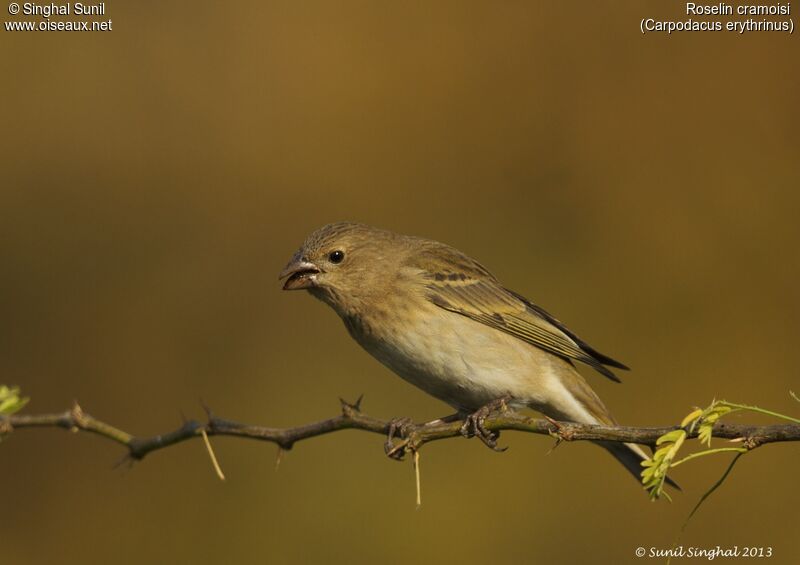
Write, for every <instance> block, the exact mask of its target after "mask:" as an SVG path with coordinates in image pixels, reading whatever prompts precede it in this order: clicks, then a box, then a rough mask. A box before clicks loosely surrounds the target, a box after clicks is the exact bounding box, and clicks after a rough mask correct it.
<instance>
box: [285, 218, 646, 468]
mask: <svg viewBox="0 0 800 565" xmlns="http://www.w3.org/2000/svg"><path fill="white" fill-rule="evenodd" d="M335 253H338V254H336V255H335ZM339 254H340V255H341V259H340V257H339ZM281 276H282V277H286V278H287V282H286V284H285V286H284V288H285V289H306V290H308V291H309V292H310V293H311V294H313V295H314V296H316V297H317V298H319V299H320V300H322V301H323V302H325V303H327V304H328V305H330V306H331V307H332V308H333V309H334V310H335V311H336V312H337V314H339V316H340V317H341V318H342V320H343V321H344V323H345V326H346V327H347V329H348V331H349V332H350V334H351V335H352V337H353V338H354V339H355V340H356V341H357V342H358V343H359V344H360V345H361V346H362V347H363V348H364V349H366V350H367V351H368V352H369V353H370V354H372V355H373V356H374V357H376V358H377V359H378V360H379V361H381V362H382V363H383V364H384V365H386V366H387V367H389V368H390V369H391V370H392V371H394V372H395V373H397V374H398V375H400V376H401V377H402V378H404V379H405V380H407V381H408V382H410V383H412V384H414V385H415V386H417V387H419V388H421V389H422V390H424V391H426V392H427V393H429V394H431V395H433V396H435V397H437V398H439V399H441V400H443V401H444V402H446V403H447V404H449V405H451V406H452V407H454V408H455V409H456V410H458V411H459V412H461V413H465V414H466V413H470V412H474V411H475V410H477V409H479V408H481V407H482V406H484V405H486V404H488V403H489V402H492V401H494V400H496V399H498V398H502V397H510V398H511V399H512V401H511V404H512V406H517V407H521V406H526V407H530V408H533V409H534V410H537V411H539V412H541V413H543V414H545V415H547V416H549V417H551V418H553V419H555V420H566V421H573V422H581V423H590V424H614V423H615V420H614V418H613V417H612V416H611V414H610V413H609V411H608V410H607V409H606V407H605V405H604V404H603V403H602V401H601V400H600V399H599V398H598V396H597V395H596V394H595V393H594V391H593V390H592V389H591V387H590V386H589V385H588V383H587V382H586V380H585V379H584V378H583V376H581V374H580V373H578V371H577V370H576V368H575V364H574V363H575V362H579V363H583V364H586V365H588V366H590V367H592V368H593V369H595V370H596V371H598V372H600V373H601V374H603V375H604V376H606V377H608V378H610V379H612V380H615V381H618V380H619V379H618V378H617V377H616V376H615V375H614V373H612V372H611V370H610V369H608V367H615V368H619V369H627V367H625V365H623V364H622V363H620V362H618V361H615V360H614V359H612V358H610V357H608V356H606V355H603V354H601V353H599V352H598V351H596V350H595V349H593V348H592V347H590V346H589V345H588V344H587V343H586V342H584V341H583V340H581V339H580V338H579V337H578V336H577V335H575V334H574V333H573V332H571V331H570V330H569V329H567V328H566V327H565V326H564V325H563V324H562V323H561V322H559V321H558V320H557V319H555V318H554V317H553V316H551V315H550V314H548V313H547V312H545V311H544V310H543V309H541V308H539V307H538V306H536V305H534V304H533V303H531V302H529V301H528V300H526V299H525V298H524V297H522V296H521V295H519V294H517V293H515V292H512V291H510V290H507V289H506V288H504V287H503V286H502V285H501V284H500V282H499V281H498V280H497V279H496V278H495V277H494V276H493V275H492V274H491V273H490V272H489V271H488V270H486V268H484V267H483V266H482V265H481V264H480V263H478V262H477V261H475V260H473V259H471V258H470V257H468V256H467V255H465V254H463V253H461V252H460V251H458V250H456V249H454V248H452V247H450V246H448V245H445V244H443V243H439V242H436V241H432V240H427V239H422V238H418V237H411V236H404V235H400V234H395V233H392V232H389V231H386V230H380V229H376V228H372V227H369V226H365V225H361V224H354V223H344V222H343V223H337V224H330V225H327V226H325V227H323V228H320V229H319V230H317V231H315V232H313V233H312V234H311V235H309V236H308V238H307V239H306V241H305V242H304V243H303V245H302V246H301V247H300V249H299V250H298V251H297V252H296V253H295V255H294V257H292V260H291V261H290V262H289V264H288V265H287V267H286V269H285V270H284V272H283V273H282V274H281ZM602 445H603V447H605V448H606V449H608V450H609V451H610V452H611V453H612V454H613V455H614V456H615V457H616V458H617V459H619V460H620V461H621V462H622V463H623V464H624V465H625V466H626V467H627V468H628V469H629V470H630V471H631V472H632V473H633V474H634V475H636V476H637V477H638V475H639V472H640V470H641V467H640V466H639V462H640V461H641V459H642V457H643V456H644V454H643V452H642V451H641V449H640V448H639V447H638V446H636V445H633V444H630V445H628V444H615V443H608V444H602Z"/></svg>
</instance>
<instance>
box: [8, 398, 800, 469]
mask: <svg viewBox="0 0 800 565" xmlns="http://www.w3.org/2000/svg"><path fill="white" fill-rule="evenodd" d="M360 402H361V399H359V400H358V401H357V402H355V403H353V404H350V403H348V402H345V401H343V400H342V401H341V413H340V414H339V415H337V416H334V417H333V418H329V419H327V420H322V421H319V422H313V423H310V424H305V425H301V426H297V427H293V428H269V427H264V426H256V425H252V424H243V423H239V422H234V421H231V420H225V419H223V418H219V417H217V416H215V415H213V414H212V413H211V411H210V410H206V412H207V419H206V421H205V422H199V421H196V420H189V421H186V422H184V423H183V425H181V426H180V427H179V428H177V429H175V430H173V431H170V432H167V433H164V434H159V435H154V436H149V437H144V436H134V435H132V434H130V433H128V432H125V431H123V430H121V429H119V428H116V427H114V426H112V425H111V424H107V423H105V422H102V421H100V420H98V419H96V418H94V417H93V416H91V415H89V414H87V413H86V412H84V411H83V410H82V409H81V407H80V406H79V405H78V404H77V403H76V404H75V405H74V406H73V407H72V408H71V409H70V410H67V411H65V412H61V413H56V414H16V415H11V416H0V435H5V434H8V433H11V432H12V431H14V430H19V429H23V428H52V427H58V428H64V429H67V430H72V431H87V432H91V433H94V434H97V435H99V436H102V437H104V438H106V439H109V440H112V441H115V442H117V443H119V444H121V445H123V446H125V447H126V448H127V450H128V457H129V458H130V459H131V460H140V459H143V458H144V457H145V456H146V455H147V454H149V453H152V452H154V451H158V450H160V449H164V448H167V447H169V446H171V445H175V444H177V443H181V442H183V441H187V440H190V439H194V438H201V437H203V434H204V433H205V434H206V435H207V436H234V437H242V438H248V439H255V440H261V441H268V442H272V443H275V444H277V445H278V446H279V447H280V448H281V449H282V450H289V449H291V448H292V447H293V446H294V444H295V443H297V442H298V441H302V440H304V439H309V438H312V437H317V436H321V435H323V434H328V433H332V432H337V431H339V430H347V429H353V430H363V431H367V432H373V433H376V434H383V435H386V434H387V433H388V432H389V429H390V427H391V426H392V420H381V419H378V418H374V417H372V416H368V415H367V414H364V413H363V412H361V409H360ZM484 427H485V428H486V429H487V430H490V431H493V432H500V431H503V430H516V431H520V432H529V433H534V434H543V435H550V436H554V437H556V438H557V439H558V440H559V441H561V440H564V441H583V440H592V441H596V440H603V441H618V442H629V443H639V444H643V445H651V446H652V445H653V444H654V443H655V441H656V440H657V439H658V438H659V437H660V436H662V435H664V434H665V433H667V432H670V431H672V430H675V429H678V426H667V427H658V428H651V427H648V428H634V427H627V426H595V425H587V424H576V423H571V422H552V421H549V420H543V419H537V418H532V417H528V416H525V415H523V414H520V413H517V412H513V411H511V410H501V411H499V412H496V413H494V414H491V415H490V416H488V417H487V418H486V420H485V422H484ZM461 428H462V422H460V421H453V422H434V423H427V424H406V425H404V426H403V432H404V438H403V439H402V440H401V441H400V442H399V443H398V444H397V446H396V447H395V449H394V451H393V453H392V455H393V456H394V457H395V458H401V457H402V455H403V454H404V453H405V452H407V451H410V452H412V453H416V452H418V451H419V449H420V448H421V447H422V446H423V445H424V444H426V443H429V442H432V441H437V440H441V439H447V438H453V437H461V436H462V432H461ZM689 437H697V433H696V432H693V433H692V434H691V435H690V436H689ZM714 437H717V438H722V439H730V440H735V441H739V442H741V445H742V446H744V447H745V448H747V449H755V448H756V447H758V446H760V445H764V444H767V443H774V442H783V441H800V425H799V424H773V425H767V426H755V425H747V424H729V423H718V424H716V425H715V426H714ZM398 455H399V456H400V457H398Z"/></svg>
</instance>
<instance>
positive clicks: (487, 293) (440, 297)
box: [423, 248, 627, 382]
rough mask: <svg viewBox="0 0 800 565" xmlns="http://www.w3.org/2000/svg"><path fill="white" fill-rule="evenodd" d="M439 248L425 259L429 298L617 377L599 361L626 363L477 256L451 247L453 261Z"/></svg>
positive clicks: (614, 378) (611, 376)
mask: <svg viewBox="0 0 800 565" xmlns="http://www.w3.org/2000/svg"><path fill="white" fill-rule="evenodd" d="M450 249H452V248H447V249H446V251H449V250H450ZM442 251H443V250H442V249H436V253H435V254H433V255H429V256H428V258H427V260H426V261H425V262H424V268H423V272H424V276H425V277H426V282H427V285H426V293H427V297H428V299H429V300H430V301H431V302H433V303H434V304H436V305H437V306H439V307H440V308H443V309H445V310H448V311H450V312H455V313H458V314H461V315H463V316H466V317H468V318H470V319H472V320H475V321H477V322H480V323H482V324H486V325H487V326H489V327H492V328H495V329H497V330H500V331H503V332H505V333H507V334H510V335H512V336H514V337H516V338H519V339H521V340H523V341H525V342H527V343H529V344H531V345H533V346H536V347H538V348H540V349H543V350H544V351H547V352H548V353H552V354H553V355H557V356H559V357H561V358H563V359H567V360H569V361H579V362H581V363H585V364H586V365H589V366H590V367H592V368H593V369H595V370H596V371H598V372H599V373H600V374H602V375H604V376H606V377H608V378H609V379H611V380H613V381H616V382H619V378H618V377H617V376H616V375H615V374H614V373H613V372H611V371H610V370H609V369H608V368H607V367H605V366H604V365H610V366H612V367H617V368H620V369H627V367H626V366H625V365H623V364H622V363H620V362H619V361H615V360H614V359H612V358H611V357H608V356H606V355H603V354H602V353H599V352H598V351H596V350H595V349H593V348H592V347H591V346H589V345H588V344H587V343H586V342H584V341H583V340H581V339H580V338H579V337H578V336H577V335H575V334H574V333H573V332H571V331H570V330H569V329H567V328H566V326H564V325H563V324H562V323H561V322H559V321H558V320H557V319H555V318H554V317H553V316H551V315H550V314H548V313H547V312H546V311H545V310H543V309H542V308H540V307H538V306H536V305H535V304H533V303H531V302H530V301H528V300H527V299H525V298H524V297H522V296H521V295H519V294H517V293H515V292H512V291H509V290H507V289H505V288H503V286H502V285H500V283H499V282H498V281H497V279H495V278H494V277H493V276H492V275H491V274H489V272H488V271H486V269H485V268H483V266H481V265H480V264H478V263H477V262H475V261H473V260H472V259H469V258H468V257H467V256H465V255H463V254H461V253H459V252H456V251H455V250H452V251H453V252H455V253H457V254H458V255H457V257H456V258H457V261H451V260H447V258H441V254H442ZM454 267H456V268H454Z"/></svg>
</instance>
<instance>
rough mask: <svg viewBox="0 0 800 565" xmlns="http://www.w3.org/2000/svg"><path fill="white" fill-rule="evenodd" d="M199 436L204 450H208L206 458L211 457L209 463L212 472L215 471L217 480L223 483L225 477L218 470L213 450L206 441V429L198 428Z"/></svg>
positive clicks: (219, 469)
mask: <svg viewBox="0 0 800 565" xmlns="http://www.w3.org/2000/svg"><path fill="white" fill-rule="evenodd" d="M200 434H201V435H202V436H203V441H204V442H205V444H206V450H208V456H209V457H211V463H212V464H213V465H214V471H216V473H217V476H218V477H219V480H220V481H224V480H225V475H224V474H223V473H222V469H221V468H220V466H219V462H218V461H217V456H216V455H214V450H213V449H212V448H211V442H210V441H208V434H207V433H206V429H205V428H200Z"/></svg>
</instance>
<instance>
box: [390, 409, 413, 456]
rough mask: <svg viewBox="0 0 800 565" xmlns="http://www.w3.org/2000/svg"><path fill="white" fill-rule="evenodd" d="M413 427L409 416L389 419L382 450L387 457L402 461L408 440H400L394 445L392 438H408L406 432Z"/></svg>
mask: <svg viewBox="0 0 800 565" xmlns="http://www.w3.org/2000/svg"><path fill="white" fill-rule="evenodd" d="M412 428H414V421H413V420H412V419H411V418H392V419H391V420H389V430H388V431H387V432H386V443H384V444H383V450H384V451H385V452H386V455H387V456H389V458H391V459H394V460H395V461H402V460H403V457H405V454H406V447H407V446H408V442H406V441H402V442H401V443H398V444H397V445H395V443H394V439H395V438H396V437H399V438H400V439H402V440H406V439H407V438H408V432H409V431H411V429H412Z"/></svg>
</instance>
